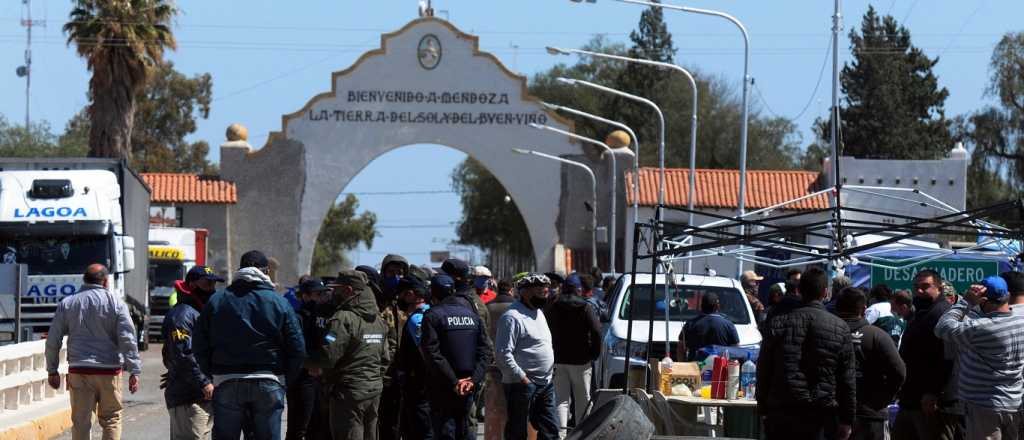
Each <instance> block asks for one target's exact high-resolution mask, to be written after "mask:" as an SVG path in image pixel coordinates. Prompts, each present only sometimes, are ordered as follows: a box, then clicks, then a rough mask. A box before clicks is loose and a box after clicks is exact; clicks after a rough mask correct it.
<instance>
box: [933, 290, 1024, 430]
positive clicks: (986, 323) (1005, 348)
mask: <svg viewBox="0 0 1024 440" xmlns="http://www.w3.org/2000/svg"><path fill="white" fill-rule="evenodd" d="M935 334H936V336H938V337H940V338H942V339H944V340H946V341H949V342H953V343H955V344H956V346H957V347H958V348H959V351H960V353H959V355H960V357H959V361H960V363H959V369H958V370H959V371H958V372H959V374H958V376H959V377H958V380H957V388H958V394H959V396H958V397H959V398H960V399H961V400H963V401H966V402H970V403H972V404H975V405H978V406H982V407H986V408H992V409H994V410H996V411H1017V410H1018V409H1020V407H1021V394H1022V392H1024V378H1022V376H1021V372H1022V371H1024V318H1022V317H1020V316H1016V315H1014V314H1012V313H1002V312H992V313H988V314H984V315H979V314H978V313H977V312H974V311H969V309H968V305H967V303H966V302H964V301H963V300H961V301H960V302H959V303H957V304H956V305H954V306H953V307H951V308H950V309H949V311H947V312H946V313H945V314H944V315H942V318H940V319H939V323H938V325H936V326H935Z"/></svg>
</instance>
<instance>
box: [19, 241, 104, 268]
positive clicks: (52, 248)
mask: <svg viewBox="0 0 1024 440" xmlns="http://www.w3.org/2000/svg"><path fill="white" fill-rule="evenodd" d="M0 262H3V263H7V264H10V263H19V264H27V265H28V274H29V275H69V274H81V273H84V272H85V268H86V267H88V266H89V265H90V264H93V263H99V264H103V265H105V266H107V267H110V241H109V237H107V236H75V237H27V238H20V239H0Z"/></svg>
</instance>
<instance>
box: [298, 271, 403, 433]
mask: <svg viewBox="0 0 1024 440" xmlns="http://www.w3.org/2000/svg"><path fill="white" fill-rule="evenodd" d="M328 287H331V288H332V289H333V291H332V295H331V298H332V301H334V304H336V305H337V306H338V310H337V312H335V313H334V316H332V317H331V320H330V321H329V322H328V323H327V334H326V335H325V336H324V338H323V345H322V347H323V348H322V350H323V356H324V361H325V363H324V364H323V365H324V366H325V368H324V371H323V383H324V386H325V387H326V388H327V394H328V399H327V400H328V411H329V413H330V425H331V435H332V437H333V438H334V440H377V412H378V406H379V404H380V394H381V390H382V389H383V373H384V368H385V367H386V366H387V364H388V362H389V359H388V354H387V353H388V351H387V349H388V347H387V339H386V333H387V328H386V326H385V324H384V322H383V320H382V319H381V317H380V312H379V310H378V309H377V301H376V300H375V299H374V297H373V292H372V291H371V290H370V288H369V287H368V285H367V282H366V275H365V274H363V273H362V272H357V271H354V270H343V271H341V272H340V273H338V277H337V278H336V279H335V280H334V281H333V282H332V283H331V284H330V285H329V286H328ZM313 374H316V372H313Z"/></svg>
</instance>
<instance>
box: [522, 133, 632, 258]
mask: <svg viewBox="0 0 1024 440" xmlns="http://www.w3.org/2000/svg"><path fill="white" fill-rule="evenodd" d="M530 126H531V127H533V128H536V129H538V130H547V131H550V132H554V133H558V134H562V135H565V136H568V137H570V138H572V139H576V140H578V141H583V142H586V143H589V144H592V145H596V146H598V147H601V148H602V149H604V152H603V153H601V155H602V156H604V155H605V153H607V154H608V158H609V159H611V160H610V161H609V165H610V166H611V178H612V182H611V188H612V190H611V197H610V198H611V202H610V205H611V228H610V231H609V232H610V234H611V239H610V240H609V241H610V243H609V247H608V253H609V258H608V260H609V262H610V263H611V272H612V273H615V257H616V255H617V254H616V253H615V250H616V249H615V238H616V237H617V236H616V235H615V233H616V230H615V223H616V219H617V217H616V216H615V211H616V209H615V207H616V205H618V200H617V199H618V195H617V194H616V193H617V192H618V188H619V185H618V176H617V175H618V173H619V167H618V164H617V160H616V159H615V150H614V149H612V147H609V146H608V144H605V143H604V142H601V141H599V140H597V139H593V138H589V137H586V136H581V135H578V134H576V133H573V132H569V131H565V130H562V129H560V128H557V127H552V126H550V125H540V124H530Z"/></svg>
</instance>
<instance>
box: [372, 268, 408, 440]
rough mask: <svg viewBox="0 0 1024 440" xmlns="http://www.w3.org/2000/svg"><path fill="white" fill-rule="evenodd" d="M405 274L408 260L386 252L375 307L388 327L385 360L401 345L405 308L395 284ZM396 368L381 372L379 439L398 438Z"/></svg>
mask: <svg viewBox="0 0 1024 440" xmlns="http://www.w3.org/2000/svg"><path fill="white" fill-rule="evenodd" d="M407 275H409V261H408V260H406V259H405V257H403V256H401V255H395V254H388V255H385V256H384V259H383V260H381V262H380V290H379V291H378V292H375V294H376V295H377V307H378V308H379V309H380V316H381V318H383V319H384V324H385V325H387V327H388V333H387V339H388V359H392V360H393V359H395V358H396V357H397V354H396V353H397V352H398V348H399V347H400V346H401V337H402V326H404V325H405V320H406V315H405V310H402V307H401V306H399V304H398V299H399V298H398V294H399V292H398V284H399V283H400V282H401V280H402V278H404V277H405V276H407ZM396 374H397V371H395V365H394V364H393V363H392V364H391V365H388V366H387V370H386V373H385V374H384V391H383V393H382V394H381V396H380V418H379V419H378V423H379V427H378V435H380V440H398V438H399V429H400V427H401V424H402V422H401V417H400V416H401V414H400V412H401V407H402V390H401V389H400V388H399V386H398V384H397V383H396V382H395V381H394V380H393V379H394V377H395V375H396Z"/></svg>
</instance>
